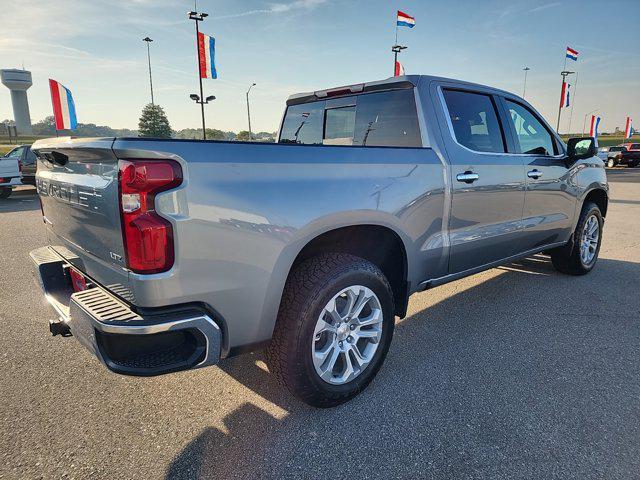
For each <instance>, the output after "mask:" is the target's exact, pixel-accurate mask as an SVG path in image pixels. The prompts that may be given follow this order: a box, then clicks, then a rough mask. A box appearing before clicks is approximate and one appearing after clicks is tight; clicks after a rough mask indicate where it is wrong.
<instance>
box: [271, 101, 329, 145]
mask: <svg viewBox="0 0 640 480" xmlns="http://www.w3.org/2000/svg"><path fill="white" fill-rule="evenodd" d="M323 120H324V101H322V102H311V103H303V104H300V105H291V106H290V107H288V108H287V113H286V114H285V117H284V123H283V124H282V131H281V132H280V143H299V144H304V145H322V133H323V128H322V126H323Z"/></svg>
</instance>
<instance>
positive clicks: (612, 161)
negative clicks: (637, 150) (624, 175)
mask: <svg viewBox="0 0 640 480" xmlns="http://www.w3.org/2000/svg"><path fill="white" fill-rule="evenodd" d="M615 166H616V161H615V160H614V159H613V158H610V159H608V160H607V167H609V168H613V167H615Z"/></svg>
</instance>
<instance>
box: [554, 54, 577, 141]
mask: <svg viewBox="0 0 640 480" xmlns="http://www.w3.org/2000/svg"><path fill="white" fill-rule="evenodd" d="M566 63H567V61H566V60H565V64H566ZM573 73H576V72H569V71H568V70H563V71H562V72H560V75H562V87H560V88H561V90H560V107H559V108H558V125H557V126H556V132H558V135H559V134H560V115H561V114H562V100H563V98H562V89H563V88H564V84H565V83H566V80H567V76H569V75H571V74H573Z"/></svg>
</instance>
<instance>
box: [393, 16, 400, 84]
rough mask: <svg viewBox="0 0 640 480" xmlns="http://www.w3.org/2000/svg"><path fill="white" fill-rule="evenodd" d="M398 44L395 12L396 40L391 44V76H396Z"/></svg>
mask: <svg viewBox="0 0 640 480" xmlns="http://www.w3.org/2000/svg"><path fill="white" fill-rule="evenodd" d="M397 45H398V13H397V12H396V41H395V43H394V44H393V49H392V50H393V76H394V77H395V76H396V65H397V64H398V51H399V50H398V49H397V48H396V46H397Z"/></svg>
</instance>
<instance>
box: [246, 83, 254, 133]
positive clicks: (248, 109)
mask: <svg viewBox="0 0 640 480" xmlns="http://www.w3.org/2000/svg"><path fill="white" fill-rule="evenodd" d="M255 86H256V84H255V83H252V84H251V86H250V87H249V90H247V120H249V141H251V140H253V136H252V133H251V110H250V108H249V92H250V91H251V89H252V88H253V87H255Z"/></svg>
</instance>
